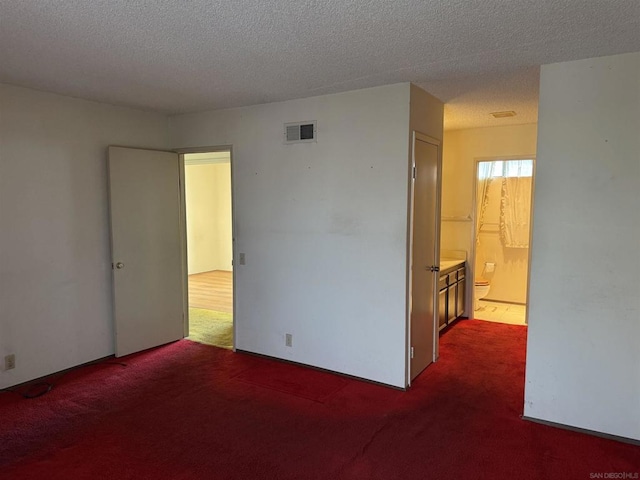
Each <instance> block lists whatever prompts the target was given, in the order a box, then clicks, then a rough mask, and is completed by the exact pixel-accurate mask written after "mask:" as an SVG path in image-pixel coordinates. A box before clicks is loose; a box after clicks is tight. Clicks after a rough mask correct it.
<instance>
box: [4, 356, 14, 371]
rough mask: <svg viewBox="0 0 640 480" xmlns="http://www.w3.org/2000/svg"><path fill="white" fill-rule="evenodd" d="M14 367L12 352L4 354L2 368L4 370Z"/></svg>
mask: <svg viewBox="0 0 640 480" xmlns="http://www.w3.org/2000/svg"><path fill="white" fill-rule="evenodd" d="M14 368H16V356H15V354H14V353H11V354H9V355H5V357H4V369H5V370H12V369H14Z"/></svg>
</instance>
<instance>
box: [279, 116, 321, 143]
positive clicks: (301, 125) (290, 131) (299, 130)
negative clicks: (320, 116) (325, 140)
mask: <svg viewBox="0 0 640 480" xmlns="http://www.w3.org/2000/svg"><path fill="white" fill-rule="evenodd" d="M316 123H317V122H316V121H315V120H314V121H313V122H296V123H285V124H284V143H309V142H315V141H316V136H317V125H316Z"/></svg>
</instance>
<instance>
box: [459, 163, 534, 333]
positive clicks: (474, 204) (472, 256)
mask: <svg viewBox="0 0 640 480" xmlns="http://www.w3.org/2000/svg"><path fill="white" fill-rule="evenodd" d="M500 160H504V161H507V162H508V161H510V160H533V173H532V175H531V204H530V206H529V225H530V226H529V252H528V254H527V291H526V294H525V302H526V304H525V314H524V323H525V325H528V324H529V286H530V284H531V282H530V280H531V240H532V239H533V200H534V198H535V187H536V156H535V155H502V156H492V157H476V158H474V162H473V166H474V170H473V185H472V190H471V191H472V192H473V196H472V197H471V215H470V216H471V248H470V251H469V261H468V264H469V265H468V268H469V277H470V279H469V280H471V281H468V282H467V292H466V302H465V305H468V307H467V317H468V318H473V315H474V313H473V312H474V307H475V305H474V288H475V278H476V253H477V252H476V250H477V249H476V242H477V234H476V229H477V227H476V225H477V224H476V222H477V221H478V219H477V218H476V217H477V212H478V167H479V166H480V165H479V164H480V163H483V162H498V161H500Z"/></svg>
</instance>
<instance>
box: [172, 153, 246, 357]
mask: <svg viewBox="0 0 640 480" xmlns="http://www.w3.org/2000/svg"><path fill="white" fill-rule="evenodd" d="M173 151H174V152H176V153H177V154H178V155H179V158H180V166H179V168H180V213H181V215H182V218H184V221H183V222H182V225H180V230H181V232H180V236H181V237H182V265H183V269H182V271H183V272H184V273H183V275H182V285H183V289H182V290H183V292H184V319H185V320H184V336H185V337H187V336H189V265H188V261H187V260H188V259H187V205H186V198H185V162H184V156H185V155H186V154H189V153H215V152H229V164H230V167H231V256H232V266H233V271H232V276H231V278H232V294H233V298H232V308H233V348H232V350H233V351H234V352H235V351H236V338H237V329H238V327H237V325H238V322H237V315H236V312H237V308H236V302H237V295H236V291H237V289H236V268H237V263H236V261H235V260H236V214H235V212H236V209H235V204H236V193H235V192H236V189H235V184H234V181H233V178H234V161H233V145H216V146H211V147H187V148H176V149H174V150H173Z"/></svg>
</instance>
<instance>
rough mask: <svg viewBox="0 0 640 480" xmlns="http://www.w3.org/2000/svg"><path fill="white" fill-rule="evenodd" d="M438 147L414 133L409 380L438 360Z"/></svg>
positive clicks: (437, 144)
mask: <svg viewBox="0 0 640 480" xmlns="http://www.w3.org/2000/svg"><path fill="white" fill-rule="evenodd" d="M439 148H440V147H439V142H437V141H436V140H433V139H430V138H429V137H426V136H422V135H420V134H417V133H416V134H415V137H414V142H413V160H414V165H415V170H414V172H415V173H414V180H413V207H412V212H413V213H412V225H413V227H412V242H411V290H410V297H411V298H410V305H411V313H410V326H409V328H410V332H411V334H410V344H411V354H410V379H411V380H412V379H414V378H415V377H416V376H417V375H418V374H419V373H420V372H422V370H424V369H425V368H426V367H427V366H429V364H430V363H432V362H433V361H434V360H435V359H436V357H437V325H438V310H437V307H438V302H437V297H438V291H437V289H438V272H437V268H438V265H439V260H440V253H439V245H440V242H439V238H438V237H439V230H440V229H439V215H438V212H439V209H440V178H439V176H440V160H439Z"/></svg>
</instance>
